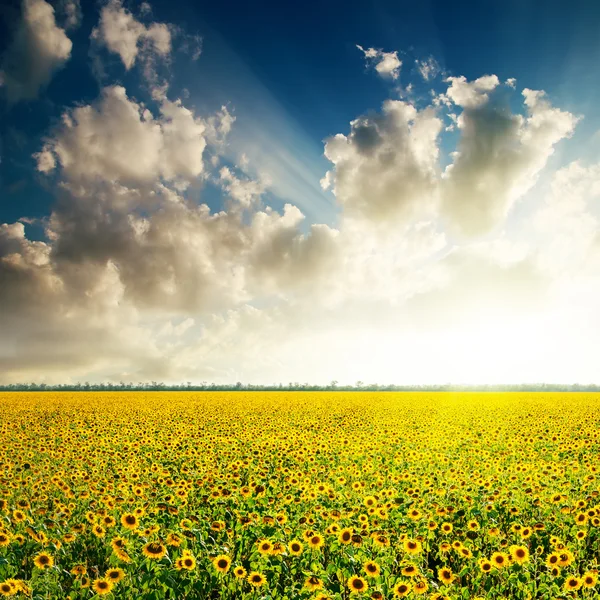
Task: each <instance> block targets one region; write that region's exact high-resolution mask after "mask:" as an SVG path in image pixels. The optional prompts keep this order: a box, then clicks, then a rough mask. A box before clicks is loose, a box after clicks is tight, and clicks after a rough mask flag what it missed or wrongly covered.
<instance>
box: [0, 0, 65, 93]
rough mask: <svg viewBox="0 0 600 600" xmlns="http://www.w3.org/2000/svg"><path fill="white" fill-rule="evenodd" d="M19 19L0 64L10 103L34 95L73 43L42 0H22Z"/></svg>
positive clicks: (60, 62)
mask: <svg viewBox="0 0 600 600" xmlns="http://www.w3.org/2000/svg"><path fill="white" fill-rule="evenodd" d="M22 11H23V12H22V17H21V21H20V23H19V24H18V26H17V29H16V31H15V32H14V34H13V38H12V41H11V43H10V45H9V46H8V48H7V50H6V52H5V54H4V56H3V57H2V62H1V66H0V82H1V85H2V87H3V88H4V91H5V94H6V98H7V100H8V102H9V103H14V102H18V101H20V100H31V99H33V98H36V97H37V95H38V93H39V91H40V89H41V88H43V87H45V86H47V85H48V83H49V82H50V80H51V79H52V76H53V75H54V73H55V72H56V71H57V70H59V69H60V68H61V67H62V66H63V65H64V64H65V63H66V62H67V60H69V58H70V56H71V48H72V43H71V40H70V39H69V38H68V37H67V35H66V33H65V31H64V30H63V29H61V28H60V27H58V25H57V24H56V19H55V15H54V8H52V6H51V5H50V4H48V2H45V0H23V7H22Z"/></svg>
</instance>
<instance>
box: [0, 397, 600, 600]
mask: <svg viewBox="0 0 600 600" xmlns="http://www.w3.org/2000/svg"><path fill="white" fill-rule="evenodd" d="M599 409H600V395H594V394H588V393H570V394H567V393H564V394H547V393H505V394H497V393H437V394H436V393H426V392H423V393H412V392H411V393H392V392H384V393H376V392H372V393H371V392H364V393H363V392H348V393H341V392H310V393H304V392H292V393H287V392H286V393H276V392H233V393H194V392H189V393H187V392H186V393H183V392H182V393H169V392H156V393H154V392H143V393H142V392H139V393H138V392H118V393H117V392H107V393H83V392H76V393H70V392H60V393H3V394H1V395H0V597H16V598H26V597H30V598H35V599H42V598H44V599H55V598H56V599H58V598H60V599H63V598H68V599H71V600H75V599H82V598H95V597H98V596H105V597H106V598H109V599H129V598H140V599H142V598H144V599H146V598H147V599H149V600H159V599H178V600H179V599H184V598H189V599H199V600H200V599H202V600H209V599H211V600H212V599H215V600H217V599H221V600H225V599H242V598H248V599H253V600H258V599H262V600H275V599H281V600H284V599H285V600H293V599H306V600H317V599H319V600H325V599H332V600H333V599H336V600H342V599H343V600H347V599H363V598H364V599H366V598H373V599H377V598H386V599H392V598H404V597H406V598H431V599H433V598H437V599H442V598H451V599H465V600H466V599H475V598H486V599H497V598H514V599H518V600H520V599H523V600H525V599H529V598H548V599H553V598H565V599H566V598H600V584H598V569H599V566H598V563H599V562H600V497H599V494H600V481H599V472H600V460H599V453H600V410H599Z"/></svg>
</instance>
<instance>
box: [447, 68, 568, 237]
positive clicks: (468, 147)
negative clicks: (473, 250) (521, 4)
mask: <svg viewBox="0 0 600 600" xmlns="http://www.w3.org/2000/svg"><path fill="white" fill-rule="evenodd" d="M449 80H450V82H451V86H450V88H449V89H448V92H447V96H448V98H450V99H451V100H452V101H453V102H454V103H455V104H456V105H457V106H459V107H461V108H463V111H462V113H461V114H460V115H459V117H458V119H457V126H458V129H459V131H460V140H459V143H458V147H457V150H456V151H455V152H454V153H453V154H452V157H453V161H452V163H451V164H450V165H449V166H448V167H447V168H446V170H445V172H444V175H443V182H442V191H441V194H442V198H443V209H444V214H445V215H446V217H447V218H448V219H450V221H451V222H452V223H453V224H454V225H455V226H456V227H457V230H459V231H460V232H462V233H463V234H466V235H474V234H480V233H485V232H487V231H489V230H491V229H492V228H493V227H494V226H496V225H497V224H498V223H500V222H502V220H503V219H504V218H505V217H506V214H507V213H508V211H509V209H510V208H511V206H512V205H513V204H514V202H515V201H516V200H517V199H518V198H520V197H522V196H523V195H524V194H525V193H526V192H527V191H529V190H530V189H531V187H532V186H533V185H534V184H535V182H536V180H537V177H538V174H539V172H540V171H541V170H542V168H543V167H544V166H545V164H546V162H547V160H548V158H549V157H550V156H551V155H552V153H553V152H554V146H555V145H556V144H557V143H558V142H559V141H560V140H562V139H564V138H566V137H569V136H570V135H571V134H572V132H573V130H574V127H575V125H576V124H577V122H578V120H579V119H578V118H577V117H576V116H574V115H572V114H571V113H569V112H567V111H562V110H560V109H558V108H555V107H553V106H552V105H551V104H550V103H549V101H548V100H547V99H546V98H545V95H544V93H543V92H539V91H532V90H529V89H525V90H523V97H524V105H525V108H526V111H527V116H522V115H519V114H512V113H511V112H510V111H509V110H508V108H506V107H503V106H501V105H499V104H496V103H494V102H492V101H490V97H489V93H490V92H491V91H492V90H493V89H494V88H495V87H496V86H497V85H498V79H497V77H495V76H486V77H482V78H479V79H477V80H475V81H474V82H467V81H466V80H465V79H464V78H462V77H461V78H450V79H449Z"/></svg>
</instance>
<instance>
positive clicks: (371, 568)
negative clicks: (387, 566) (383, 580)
mask: <svg viewBox="0 0 600 600" xmlns="http://www.w3.org/2000/svg"><path fill="white" fill-rule="evenodd" d="M363 570H364V572H365V573H366V574H367V576H369V577H379V575H380V574H381V567H380V566H379V565H378V564H377V563H376V562H375V561H373V560H368V561H367V562H366V563H364V565H363Z"/></svg>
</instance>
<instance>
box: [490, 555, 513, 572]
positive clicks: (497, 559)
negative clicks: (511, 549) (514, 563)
mask: <svg viewBox="0 0 600 600" xmlns="http://www.w3.org/2000/svg"><path fill="white" fill-rule="evenodd" d="M492 564H493V565H494V566H495V567H496V568H497V569H503V568H504V567H508V564H509V558H508V554H506V553H505V552H494V554H492Z"/></svg>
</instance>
